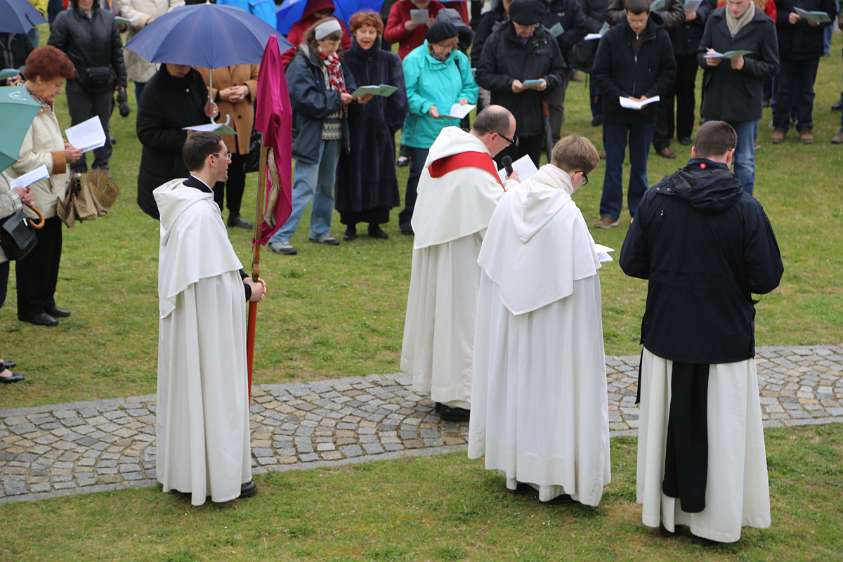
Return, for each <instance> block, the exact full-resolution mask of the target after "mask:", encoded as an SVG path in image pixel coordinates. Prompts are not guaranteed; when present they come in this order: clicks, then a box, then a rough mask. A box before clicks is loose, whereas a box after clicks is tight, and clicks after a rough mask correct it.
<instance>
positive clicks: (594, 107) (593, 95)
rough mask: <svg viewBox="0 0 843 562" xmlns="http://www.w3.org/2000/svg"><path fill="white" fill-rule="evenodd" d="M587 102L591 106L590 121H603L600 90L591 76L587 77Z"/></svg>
mask: <svg viewBox="0 0 843 562" xmlns="http://www.w3.org/2000/svg"><path fill="white" fill-rule="evenodd" d="M588 101H589V105H591V119H592V120H593V121H603V100H601V99H600V90H599V89H598V88H597V83H596V82H595V81H594V79H593V78H592V77H591V76H589V77H588Z"/></svg>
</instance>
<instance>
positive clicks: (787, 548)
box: [0, 426, 843, 562]
mask: <svg viewBox="0 0 843 562" xmlns="http://www.w3.org/2000/svg"><path fill="white" fill-rule="evenodd" d="M635 447H636V442H635V440H634V439H632V438H624V439H614V440H612V480H613V481H612V484H611V485H610V486H609V487H608V488H607V489H606V491H605V493H604V495H603V501H602V503H601V505H600V507H599V508H597V509H592V508H588V507H584V506H581V505H580V504H576V503H572V502H569V501H568V502H566V501H556V502H552V503H550V504H545V505H542V504H539V502H538V500H537V498H536V496H535V495H534V494H524V495H520V494H519V495H515V494H512V493H510V492H507V491H506V490H505V488H504V480H503V477H502V476H500V475H497V474H495V473H491V472H486V471H484V470H483V469H482V463H481V462H479V461H477V462H474V461H469V460H467V459H466V457H465V454H452V455H447V456H440V457H428V458H419V459H411V460H401V461H389V462H375V463H369V464H363V465H357V466H354V467H344V468H338V469H330V470H329V469H324V470H308V471H302V472H288V473H273V474H270V475H267V476H263V477H259V478H258V479H257V482H258V487H259V492H258V495H257V496H256V497H254V498H251V499H248V500H244V501H242V502H234V503H232V504H230V505H213V504H207V505H206V506H203V507H202V508H191V507H190V504H189V501H187V500H185V499H184V498H182V497H179V496H177V495H174V494H162V493H161V492H160V490H159V489H157V488H146V489H139V490H130V491H122V492H117V493H100V494H93V495H88V496H76V497H72V498H61V499H54V500H46V501H40V502H36V503H24V504H10V505H5V506H2V507H0V517H2V520H3V522H4V524H3V525H2V526H1V527H0V559H2V560H32V561H34V560H171V561H188V560H294V559H295V560H361V559H365V560H463V559H470V560H534V561H538V560H566V559H567V560H570V559H577V560H611V559H616V560H647V561H650V560H665V561H666V560H733V559H738V560H775V561H794V560H821V561H824V562H829V561H834V560H843V533H841V532H840V529H841V527H842V526H843V501H841V500H843V497H841V489H843V431H841V430H840V426H818V427H802V428H795V429H775V430H770V431H768V432H767V457H768V463H769V470H770V495H771V502H772V514H773V525H772V527H771V528H770V529H766V530H757V529H745V530H744V533H743V537H742V539H741V541H740V542H739V543H737V544H734V545H719V546H704V545H699V544H695V543H694V542H692V540H691V539H690V538H689V537H688V536H680V537H677V538H671V539H666V538H662V537H660V536H659V534H658V532H657V531H655V530H652V529H648V528H646V527H644V526H642V525H641V510H640V507H639V506H638V505H636V504H635V503H634V502H635Z"/></svg>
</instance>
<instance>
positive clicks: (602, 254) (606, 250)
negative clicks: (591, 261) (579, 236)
mask: <svg viewBox="0 0 843 562" xmlns="http://www.w3.org/2000/svg"><path fill="white" fill-rule="evenodd" d="M614 251H615V250H614V249H612V248H610V247H609V246H604V245H603V244H597V243H596V242H595V243H594V253H595V254H597V259H598V260H600V263H606V262H609V261H613V260H612V256H610V255H609V254H610V253H612V252H614Z"/></svg>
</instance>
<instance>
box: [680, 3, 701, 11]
mask: <svg viewBox="0 0 843 562" xmlns="http://www.w3.org/2000/svg"><path fill="white" fill-rule="evenodd" d="M684 4H685V6H684V8H685V11H686V12H696V11H697V8H699V7H700V4H702V0H685V2H684Z"/></svg>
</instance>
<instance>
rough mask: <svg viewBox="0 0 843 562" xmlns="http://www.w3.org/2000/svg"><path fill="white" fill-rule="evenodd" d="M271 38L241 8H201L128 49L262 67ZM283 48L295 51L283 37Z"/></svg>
mask: <svg viewBox="0 0 843 562" xmlns="http://www.w3.org/2000/svg"><path fill="white" fill-rule="evenodd" d="M2 1H4V0H0V2H2ZM270 35H277V32H276V31H275V30H274V29H272V26H270V25H267V24H266V23H264V22H263V21H261V20H260V19H259V18H256V17H255V16H253V15H251V14H249V13H248V12H244V11H243V10H240V9H239V8H233V7H231V6H218V5H216V4H196V5H193V6H181V7H178V8H175V9H174V10H172V11H170V12H168V13H166V14H164V15H163V16H161V17H159V18H157V19H156V20H155V21H153V22H152V23H151V24H149V25H148V26H146V27H145V28H144V29H143V30H142V31H141V32H140V33H138V34H137V35H135V36H134V37H133V38H132V39H131V40H130V41H129V42H128V43H126V48H127V49H129V50H130V51H132V52H134V53H137V54H138V55H139V56H140V57H141V58H143V59H146V60H148V61H149V62H158V63H169V64H183V65H188V66H203V67H206V68H218V67H220V66H231V65H236V64H258V63H260V61H261V58H262V57H263V49H264V46H265V45H266V42H267V40H268V39H269V37H270ZM278 44H279V45H280V46H281V48H282V50H283V49H288V48H289V47H290V44H289V43H288V42H287V40H286V39H284V38H283V37H279V38H278Z"/></svg>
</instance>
